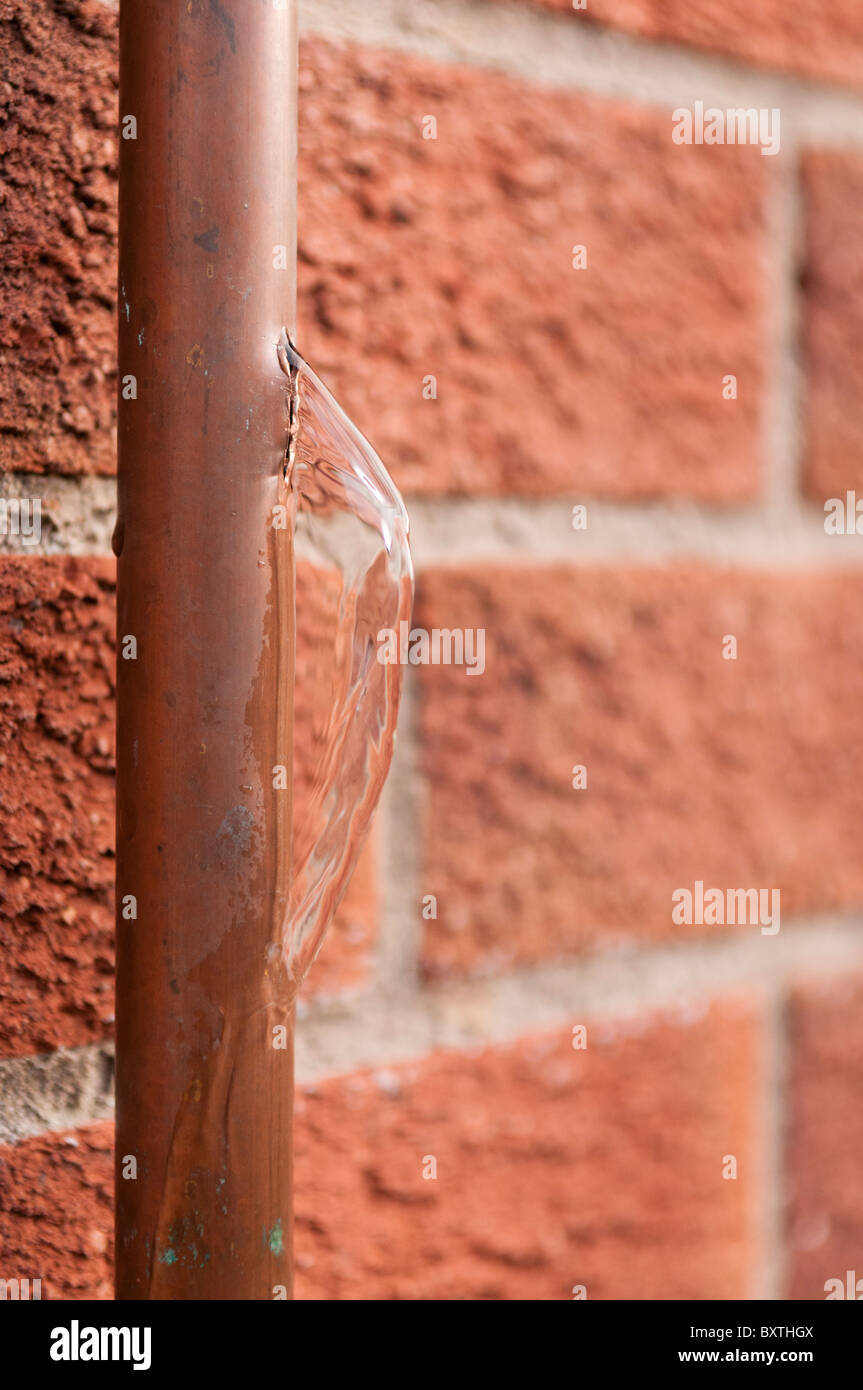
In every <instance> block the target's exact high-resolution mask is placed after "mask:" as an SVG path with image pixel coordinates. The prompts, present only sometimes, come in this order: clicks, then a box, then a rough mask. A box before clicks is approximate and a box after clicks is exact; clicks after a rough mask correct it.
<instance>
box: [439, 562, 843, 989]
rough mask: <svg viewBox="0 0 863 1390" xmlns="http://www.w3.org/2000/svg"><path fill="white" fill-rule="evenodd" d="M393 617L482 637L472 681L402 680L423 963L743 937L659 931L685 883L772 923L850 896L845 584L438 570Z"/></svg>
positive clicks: (689, 573) (632, 573)
mask: <svg viewBox="0 0 863 1390" xmlns="http://www.w3.org/2000/svg"><path fill="white" fill-rule="evenodd" d="M573 544H574V545H577V540H574V542H573ZM415 622H416V623H417V625H418V626H423V627H426V628H432V627H442V628H443V627H446V628H453V627H485V628H486V629H487V637H486V670H485V673H484V674H483V675H480V676H469V675H467V673H466V671H465V669H464V668H463V667H457V666H427V667H424V668H422V671H421V682H422V716H421V726H422V735H423V754H424V759H425V767H426V776H427V782H428V798H427V800H428V805H427V815H426V822H427V840H426V854H425V867H424V870H423V875H422V888H421V891H422V893H423V894H426V893H434V894H436V895H437V899H438V919H437V920H436V921H429V922H427V923H426V924H425V926H426V928H427V930H426V945H425V959H426V964H427V966H428V968H429V969H431V970H433V971H440V970H452V969H461V968H464V967H467V968H482V969H486V968H489V967H492V966H494V967H505V966H507V965H510V964H512V963H513V962H514V961H533V960H537V959H540V958H542V957H546V956H551V955H553V954H554V953H555V952H558V951H565V950H577V949H582V948H595V947H599V946H601V945H605V946H608V945H611V944H613V943H615V942H616V941H619V940H621V939H629V940H644V939H651V938H652V939H660V938H670V937H672V936H674V937H676V938H678V939H680V938H681V937H685V938H686V939H687V940H691V939H693V938H694V937H695V936H697V935H698V934H699V933H700V932H701V931H704V930H707V931H719V930H724V931H726V932H732V933H740V932H743V931H747V932H751V931H753V930H757V928H753V927H751V926H743V927H741V926H735V927H724V928H719V927H716V928H698V927H695V926H675V925H673V924H672V921H671V894H672V892H673V890H674V889H676V888H682V887H689V888H690V889H692V887H693V884H694V882H695V880H696V879H701V880H703V881H704V882H705V884H706V886H708V887H713V886H715V887H719V888H722V889H725V888H733V887H741V888H743V887H760V888H774V887H775V888H779V889H780V891H781V912H782V921H783V923H784V924H785V925H783V926H782V927H781V930H786V929H787V925H788V922H789V921H790V919H791V918H792V917H793V916H794V914H800V913H804V912H806V911H814V910H829V909H830V908H840V907H854V906H859V905H860V904H861V902H863V870H861V861H860V854H859V845H860V838H859V835H860V832H859V827H860V824H861V818H863V789H861V785H860V779H859V776H858V769H857V766H856V763H855V760H854V758H853V757H850V756H849V750H850V749H852V748H855V747H857V746H858V745H859V742H860V738H861V732H863V731H861V717H863V674H861V669H860V663H859V661H858V659H857V653H858V652H859V649H860V644H861V642H863V578H861V577H860V576H859V575H854V574H850V573H849V574H836V573H824V572H822V573H819V574H794V573H784V574H758V573H749V574H747V573H745V572H744V573H734V572H713V571H711V570H710V569H706V568H696V567H683V568H669V569H667V570H660V569H655V570H651V569H645V570H626V569H611V568H609V569H589V570H580V569H575V568H570V569H568V568H564V567H550V568H535V569H534V568H521V567H516V566H512V567H504V566H501V567H499V568H492V569H486V570H483V571H479V570H460V569H459V570H456V569H453V570H438V571H435V572H433V573H431V574H426V575H425V576H424V577H423V579H422V584H421V589H420V601H419V605H418V611H417V613H416V614H415ZM729 634H731V635H734V636H736V638H737V642H738V659H737V660H736V661H731V660H724V659H723V656H722V647H723V639H724V637H725V636H726V635H729ZM577 764H582V765H586V767H587V770H588V786H587V789H586V790H574V789H573V788H572V786H571V781H572V768H573V767H574V766H575V765H577ZM417 911H418V912H419V905H418V907H417Z"/></svg>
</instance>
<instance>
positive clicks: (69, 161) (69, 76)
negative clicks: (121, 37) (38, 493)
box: [0, 0, 117, 473]
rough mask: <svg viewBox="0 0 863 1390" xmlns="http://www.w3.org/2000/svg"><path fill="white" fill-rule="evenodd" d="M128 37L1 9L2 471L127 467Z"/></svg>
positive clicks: (47, 1) (70, 11)
mask: <svg viewBox="0 0 863 1390" xmlns="http://www.w3.org/2000/svg"><path fill="white" fill-rule="evenodd" d="M115 30H116V16H115V15H113V14H111V13H110V11H108V10H107V9H106V8H105V6H104V5H103V4H100V3H99V0H0V54H2V76H0V382H2V389H0V469H10V468H18V469H25V470H28V471H30V472H36V473H42V472H54V473H109V472H112V471H113V468H114V444H113V439H112V420H113V407H114V399H113V392H114V381H115V361H114V357H115V323H114V304H115V281H116V275H117V271H116V174H117V168H116V138H117V95H116V86H117V78H116V69H115V61H114V56H113V55H114V35H115Z"/></svg>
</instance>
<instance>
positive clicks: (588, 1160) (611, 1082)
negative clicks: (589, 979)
mask: <svg viewBox="0 0 863 1390" xmlns="http://www.w3.org/2000/svg"><path fill="white" fill-rule="evenodd" d="M579 1021H583V1020H579ZM759 1070H760V1052H759V1041H758V1034H757V1024H756V1021H755V1020H754V1019H753V1018H752V1017H751V1016H749V1014H748V1013H747V1012H746V1011H745V1010H744V1009H742V1008H741V1007H739V1006H736V1005H727V1006H723V1007H721V1008H720V1007H715V1008H714V1009H713V1010H712V1011H711V1012H710V1013H708V1014H707V1015H706V1016H704V1017H703V1018H701V1019H700V1020H699V1021H697V1022H695V1023H690V1024H689V1025H688V1026H683V1025H681V1024H679V1023H675V1022H674V1021H662V1020H656V1019H654V1020H645V1021H644V1022H643V1023H642V1024H634V1025H630V1026H628V1027H627V1028H626V1029H623V1030H619V1031H618V1032H617V1033H616V1032H615V1030H613V1029H611V1028H609V1027H606V1028H605V1029H604V1030H603V1029H601V1028H598V1027H593V1026H591V1025H588V1046H587V1048H586V1049H585V1050H584V1051H574V1050H573V1048H572V1046H571V1034H570V1031H569V1030H565V1031H563V1032H562V1033H554V1034H549V1035H547V1036H539V1037H532V1038H529V1039H524V1040H522V1041H520V1042H519V1043H517V1044H515V1045H514V1046H508V1047H499V1048H487V1049H485V1050H481V1051H476V1052H471V1053H443V1054H437V1055H435V1056H432V1057H430V1058H427V1059H425V1060H423V1061H421V1062H416V1063H413V1064H410V1065H401V1066H398V1067H396V1068H393V1069H388V1070H387V1071H386V1072H375V1073H372V1074H355V1075H352V1076H347V1077H342V1078H338V1079H336V1080H333V1081H329V1082H327V1083H325V1084H323V1085H321V1086H320V1087H319V1088H313V1089H311V1090H307V1091H306V1093H305V1095H304V1096H301V1097H300V1098H299V1102H298V1111H297V1126H296V1148H297V1165H296V1212H297V1229H296V1253H297V1290H296V1292H297V1297H299V1298H300V1299H327V1300H334V1299H335V1300H343V1299H371V1300H390V1299H393V1300H404V1299H429V1300H437V1299H445V1300H449V1299H453V1300H458V1299H467V1300H493V1299H537V1300H539V1299H569V1298H571V1296H572V1288H573V1285H575V1284H584V1285H585V1286H586V1288H587V1296H588V1298H590V1299H605V1298H624V1299H640V1298H660V1299H681V1298H698V1299H701V1298H724V1299H740V1298H745V1297H747V1296H749V1293H750V1290H749V1287H748V1284H749V1280H750V1271H751V1266H752V1261H753V1250H754V1243H755V1238H756V1237H755V1233H754V1232H753V1230H752V1228H751V1211H752V1189H751V1183H752V1171H753V1163H754V1161H755V1154H754V1137H753V1134H752V1124H753V1117H754V1115H755V1113H756V1107H755V1095H756V1091H755V1087H756V1086H757V1085H758V1075H759ZM72 1137H73V1138H75V1139H77V1141H78V1142H77V1146H76V1147H70V1146H69V1145H68V1144H67V1142H66V1141H65V1139H64V1137H63V1136H60V1135H46V1136H43V1137H41V1138H38V1139H28V1140H26V1141H24V1142H23V1143H21V1144H18V1145H16V1146H15V1147H14V1148H6V1149H0V1245H2V1248H3V1251H4V1272H5V1271H7V1270H8V1271H9V1275H8V1276H7V1277H16V1274H20V1277H41V1278H42V1279H43V1281H44V1282H43V1297H55V1298H56V1297H69V1298H107V1297H110V1284H109V1266H108V1258H109V1250H110V1243H111V1216H110V1197H111V1184H110V1156H109V1150H110V1127H109V1126H108V1125H92V1126H89V1127H88V1128H86V1129H81V1130H77V1131H75V1133H74V1135H73V1136H72ZM728 1154H733V1155H734V1156H735V1157H736V1158H737V1161H738V1172H739V1176H738V1178H737V1180H726V1179H724V1178H723V1177H722V1166H723V1162H724V1159H725V1156H726V1155H728ZM427 1155H433V1156H434V1157H435V1159H436V1161H437V1178H436V1179H435V1180H425V1179H424V1178H423V1177H422V1171H423V1164H424V1161H425V1159H426V1156H427Z"/></svg>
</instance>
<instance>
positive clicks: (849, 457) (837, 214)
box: [803, 11, 863, 505]
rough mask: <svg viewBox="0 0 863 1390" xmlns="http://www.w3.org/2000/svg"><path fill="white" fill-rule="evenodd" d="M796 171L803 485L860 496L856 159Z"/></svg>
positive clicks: (811, 161)
mask: <svg viewBox="0 0 863 1390" xmlns="http://www.w3.org/2000/svg"><path fill="white" fill-rule="evenodd" d="M861 22H863V11H861ZM803 175H804V190H805V195H806V197H805V204H804V205H805V208H806V227H807V249H806V266H805V277H804V288H805V296H806V298H805V334H806V338H805V344H806V367H807V385H806V393H807V403H808V404H807V414H808V436H809V438H808V450H807V460H806V463H807V467H806V483H807V489H808V491H809V492H810V494H811V495H812V496H813V497H815V498H817V500H818V501H819V502H821V503H822V505H823V503H824V502H825V501H826V500H827V499H828V498H830V497H844V496H845V493H846V491H847V490H849V489H853V490H859V492H860V495H861V496H863V450H861V447H860V440H861V437H863V211H861V209H863V158H861V156H860V155H859V154H853V153H850V152H848V151H844V152H841V153H840V152H837V151H826V150H821V151H817V152H816V151H811V152H809V153H808V154H807V156H806V158H805V160H804V163H803Z"/></svg>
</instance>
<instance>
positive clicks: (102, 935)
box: [0, 557, 114, 1056]
mask: <svg viewBox="0 0 863 1390" xmlns="http://www.w3.org/2000/svg"><path fill="white" fill-rule="evenodd" d="M113 574H114V565H113V561H111V560H108V559H91V560H78V559H59V558H58V559H39V558H33V557H27V558H11V557H4V558H0V1055H6V1056H8V1055H10V1054H17V1053H23V1052H42V1051H47V1050H48V1049H49V1048H51V1047H56V1046H58V1045H61V1044H66V1045H73V1044H80V1043H85V1042H92V1041H94V1040H96V1039H98V1038H101V1037H103V1036H105V1034H106V1033H107V1031H108V1030H109V1027H110V1024H111V1021H112V1018H113V1013H114V992H113V978H112V960H113V947H112V935H113V911H112V902H113V878H114V788H113V777H112V772H113V757H114V707H113V691H114V650H113V623H114V612H113V582H114V581H113Z"/></svg>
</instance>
